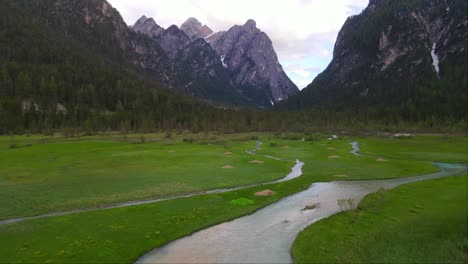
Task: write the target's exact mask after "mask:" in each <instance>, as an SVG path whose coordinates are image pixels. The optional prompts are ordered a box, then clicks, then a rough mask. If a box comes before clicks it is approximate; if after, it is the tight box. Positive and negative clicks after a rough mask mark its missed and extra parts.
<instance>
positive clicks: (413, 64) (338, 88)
mask: <svg viewBox="0 0 468 264" xmlns="http://www.w3.org/2000/svg"><path fill="white" fill-rule="evenodd" d="M466 8H467V2H466V1H463V0H452V1H444V0H425V1H395V0H370V1H369V6H368V7H367V8H366V9H365V10H364V11H363V12H361V13H360V14H359V15H355V16H352V17H350V18H348V19H347V20H346V22H345V24H344V25H343V27H342V29H341V30H340V32H339V34H338V37H337V41H336V44H335V50H334V53H333V54H334V56H333V60H332V62H331V63H330V65H329V66H328V67H327V69H326V70H325V71H324V72H323V73H321V74H320V75H319V76H318V77H317V78H316V79H315V80H314V81H313V82H312V84H310V85H309V86H308V87H307V88H305V89H304V90H303V91H302V92H301V93H300V94H299V95H298V96H296V97H294V98H292V99H291V100H289V102H287V105H288V107H290V108H295V107H323V106H328V107H337V106H338V107H350V106H353V107H356V108H359V109H362V108H363V107H372V108H381V109H389V108H394V109H401V110H402V111H408V109H409V108H411V109H418V108H419V107H421V108H424V107H425V106H426V105H431V103H434V105H440V104H441V102H442V101H444V100H446V102H452V101H453V102H455V101H457V100H458V97H459V96H460V94H463V92H461V91H460V90H461V89H460V88H458V87H462V86H460V85H459V84H458V83H459V82H458V78H459V77H458V76H457V75H456V74H455V72H457V71H460V72H463V71H465V72H466V67H467V66H466V65H467V61H468V60H467V59H466V58H467V50H466V47H467V46H468V31H467V30H466V29H467V25H468V16H467V13H466ZM452 84H454V85H452ZM422 87H424V89H422ZM450 87H452V88H453V90H450V92H448V91H449V89H451V88H450ZM451 94H455V96H453V97H451ZM441 98H444V99H441ZM402 102H403V103H402ZM453 105H454V104H452V103H449V104H447V106H445V107H447V108H445V109H448V107H453ZM436 108H437V107H434V108H433V109H436ZM442 108H443V107H442ZM406 113H408V112H406ZM409 116H411V115H409Z"/></svg>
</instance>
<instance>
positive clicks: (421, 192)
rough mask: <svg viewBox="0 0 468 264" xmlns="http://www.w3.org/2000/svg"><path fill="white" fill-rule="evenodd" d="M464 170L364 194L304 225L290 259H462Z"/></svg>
mask: <svg viewBox="0 0 468 264" xmlns="http://www.w3.org/2000/svg"><path fill="white" fill-rule="evenodd" d="M467 179H468V176H459V177H450V178H445V179H438V180H431V181H424V182H417V183H412V184H408V185H404V186H401V187H399V188H397V189H394V190H390V191H381V192H378V193H376V194H371V195H369V196H367V197H366V198H365V199H364V200H363V201H362V202H361V204H360V205H359V207H358V209H357V210H355V211H349V212H343V213H340V214H338V215H335V216H332V217H330V218H328V219H325V220H322V221H320V222H318V223H316V224H314V225H311V226H310V227H309V228H307V229H305V230H304V231H303V232H302V233H301V234H300V235H299V236H298V238H297V240H296V242H295V243H294V246H293V249H292V254H293V258H294V262H295V263H466V262H467V257H468V229H467V202H466V201H467V184H468V182H467Z"/></svg>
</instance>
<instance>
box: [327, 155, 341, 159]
mask: <svg viewBox="0 0 468 264" xmlns="http://www.w3.org/2000/svg"><path fill="white" fill-rule="evenodd" d="M328 158H329V159H339V158H340V156H337V155H332V156H328Z"/></svg>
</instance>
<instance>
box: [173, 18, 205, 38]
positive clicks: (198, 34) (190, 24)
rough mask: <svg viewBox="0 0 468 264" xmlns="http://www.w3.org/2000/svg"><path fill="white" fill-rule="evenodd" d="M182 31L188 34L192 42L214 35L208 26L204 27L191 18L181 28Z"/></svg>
mask: <svg viewBox="0 0 468 264" xmlns="http://www.w3.org/2000/svg"><path fill="white" fill-rule="evenodd" d="M180 29H181V30H182V31H184V32H185V34H187V36H189V37H190V38H191V39H192V40H195V39H199V38H206V37H207V36H209V35H211V34H213V30H211V28H209V27H208V26H207V25H203V24H202V23H200V21H198V20H197V19H196V18H193V17H191V18H189V19H187V21H185V22H184V23H183V24H182V26H181V27H180Z"/></svg>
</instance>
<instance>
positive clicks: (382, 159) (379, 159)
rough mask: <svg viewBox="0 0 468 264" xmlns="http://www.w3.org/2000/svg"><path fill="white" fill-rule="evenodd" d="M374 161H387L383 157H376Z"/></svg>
mask: <svg viewBox="0 0 468 264" xmlns="http://www.w3.org/2000/svg"><path fill="white" fill-rule="evenodd" d="M376 161H378V162H386V161H388V160H386V159H384V158H378V159H376Z"/></svg>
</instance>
